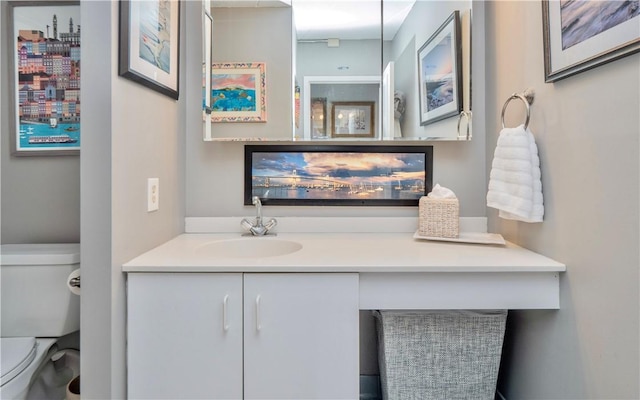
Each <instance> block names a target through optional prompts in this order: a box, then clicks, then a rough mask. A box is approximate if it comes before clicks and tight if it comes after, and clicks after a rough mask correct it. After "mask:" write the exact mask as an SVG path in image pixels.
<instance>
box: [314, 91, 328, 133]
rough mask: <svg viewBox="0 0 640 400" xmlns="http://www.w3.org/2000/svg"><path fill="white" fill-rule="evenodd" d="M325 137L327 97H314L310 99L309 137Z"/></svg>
mask: <svg viewBox="0 0 640 400" xmlns="http://www.w3.org/2000/svg"><path fill="white" fill-rule="evenodd" d="M326 137H327V98H326V97H314V98H312V99H311V138H312V139H321V138H326Z"/></svg>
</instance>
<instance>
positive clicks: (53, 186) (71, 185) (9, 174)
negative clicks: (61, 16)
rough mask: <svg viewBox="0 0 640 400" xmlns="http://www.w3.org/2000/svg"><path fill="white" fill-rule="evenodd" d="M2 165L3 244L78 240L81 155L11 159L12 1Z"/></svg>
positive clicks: (5, 26)
mask: <svg viewBox="0 0 640 400" xmlns="http://www.w3.org/2000/svg"><path fill="white" fill-rule="evenodd" d="M0 9H1V10H2V14H1V17H0V18H1V23H0V27H1V28H0V29H1V30H2V32H1V35H2V36H1V39H0V53H1V56H0V57H2V62H0V82H1V87H2V90H0V97H1V100H0V103H1V107H0V133H1V134H0V160H1V161H0V162H1V171H2V172H1V174H2V177H1V179H0V182H1V192H2V193H1V203H0V204H2V208H1V210H0V215H2V224H1V232H0V240H1V242H2V243H48V242H49V243H65V242H66V243H72V242H79V241H80V157H79V156H45V157H41V156H38V157H16V156H13V155H11V149H12V147H11V142H10V137H11V134H12V132H15V131H14V121H15V115H14V109H13V106H12V104H13V101H12V99H13V97H14V96H13V90H14V88H13V86H12V85H11V84H10V82H13V78H11V74H12V73H13V67H12V62H13V60H12V58H11V57H10V54H11V52H12V51H13V50H12V49H13V45H14V44H13V40H14V39H13V34H12V33H11V31H10V30H9V28H10V25H11V24H10V23H9V20H10V15H9V12H8V9H9V3H8V2H6V1H2V2H0Z"/></svg>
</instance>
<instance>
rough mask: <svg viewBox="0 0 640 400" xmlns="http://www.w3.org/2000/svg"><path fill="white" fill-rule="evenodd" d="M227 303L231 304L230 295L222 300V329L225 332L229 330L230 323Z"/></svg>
mask: <svg viewBox="0 0 640 400" xmlns="http://www.w3.org/2000/svg"><path fill="white" fill-rule="evenodd" d="M227 303H229V295H228V294H226V295H225V296H224V299H223V300H222V329H223V330H224V331H225V332H226V331H228V330H229V321H228V320H227Z"/></svg>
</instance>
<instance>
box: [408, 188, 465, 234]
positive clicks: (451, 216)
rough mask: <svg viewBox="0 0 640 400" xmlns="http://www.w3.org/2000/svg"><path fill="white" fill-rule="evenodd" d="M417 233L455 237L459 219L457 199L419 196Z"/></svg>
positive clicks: (457, 231)
mask: <svg viewBox="0 0 640 400" xmlns="http://www.w3.org/2000/svg"><path fill="white" fill-rule="evenodd" d="M419 208H420V216H419V224H418V233H419V234H420V235H421V236H429V237H446V238H457V237H458V233H459V229H460V227H459V226H460V221H459V216H460V215H459V213H460V207H459V204H458V199H432V198H430V197H427V196H423V197H422V198H420V207H419Z"/></svg>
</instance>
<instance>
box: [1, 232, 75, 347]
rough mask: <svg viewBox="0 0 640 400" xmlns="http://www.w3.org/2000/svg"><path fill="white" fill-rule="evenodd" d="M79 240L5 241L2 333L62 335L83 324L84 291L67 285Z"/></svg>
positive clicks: (40, 335)
mask: <svg viewBox="0 0 640 400" xmlns="http://www.w3.org/2000/svg"><path fill="white" fill-rule="evenodd" d="M77 268H80V244H78V243H63V244H3V245H0V292H1V295H0V296H1V298H0V300H1V303H0V304H1V305H2V306H1V307H2V310H1V311H2V314H0V318H1V321H0V322H1V323H0V327H1V328H0V330H1V333H2V335H1V336H2V337H15V336H33V337H59V336H63V335H66V334H67V333H71V332H74V331H77V330H79V329H80V296H78V295H75V294H73V293H71V290H70V289H69V288H68V286H67V282H68V279H69V275H70V274H71V272H72V271H74V270H76V269H77Z"/></svg>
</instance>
